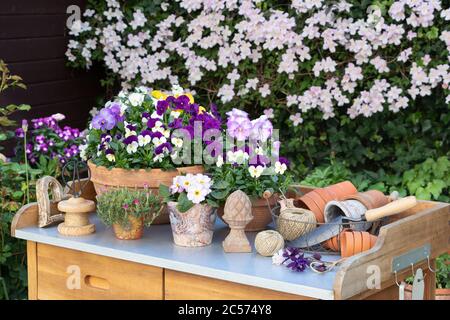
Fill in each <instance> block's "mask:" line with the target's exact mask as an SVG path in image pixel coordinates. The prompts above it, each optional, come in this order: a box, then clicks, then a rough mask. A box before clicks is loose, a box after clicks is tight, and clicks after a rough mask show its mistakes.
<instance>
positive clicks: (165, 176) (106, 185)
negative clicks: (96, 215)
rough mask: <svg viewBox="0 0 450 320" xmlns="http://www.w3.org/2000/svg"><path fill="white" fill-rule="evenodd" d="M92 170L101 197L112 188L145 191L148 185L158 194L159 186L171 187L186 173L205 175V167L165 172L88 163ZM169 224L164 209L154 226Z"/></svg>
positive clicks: (92, 176) (181, 168)
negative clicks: (178, 176)
mask: <svg viewBox="0 0 450 320" xmlns="http://www.w3.org/2000/svg"><path fill="white" fill-rule="evenodd" d="M88 166H89V169H90V170H91V181H92V183H93V184H94V188H95V192H96V193H97V194H98V195H100V194H102V193H104V192H105V191H107V190H108V189H110V188H117V187H129V188H138V189H144V186H145V185H147V186H148V188H149V189H151V190H152V191H153V192H154V193H158V190H159V185H160V184H164V185H166V186H170V185H171V184H172V180H173V178H174V177H176V176H177V175H180V174H186V173H192V174H196V173H203V172H204V168H203V166H200V165H199V166H190V167H180V168H177V169H176V170H170V171H163V170H161V169H150V170H145V169H122V168H113V169H108V168H106V167H102V166H97V165H95V164H94V163H92V162H91V161H88ZM167 223H169V213H168V211H167V209H164V210H163V211H162V212H161V214H160V215H159V216H158V217H157V218H156V219H155V220H154V221H153V224H167Z"/></svg>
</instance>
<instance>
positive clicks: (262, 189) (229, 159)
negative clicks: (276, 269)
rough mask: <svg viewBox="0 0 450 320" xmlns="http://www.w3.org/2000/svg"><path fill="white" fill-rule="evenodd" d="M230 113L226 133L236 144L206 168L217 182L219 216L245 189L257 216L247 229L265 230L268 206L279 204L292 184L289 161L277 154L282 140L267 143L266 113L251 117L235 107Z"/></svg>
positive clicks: (269, 125) (269, 133) (215, 194)
mask: <svg viewBox="0 0 450 320" xmlns="http://www.w3.org/2000/svg"><path fill="white" fill-rule="evenodd" d="M227 116H228V119H227V129H226V132H227V135H228V136H229V137H231V138H233V139H235V141H237V144H236V146H234V147H232V148H231V150H228V151H227V152H226V154H224V155H223V156H220V155H219V156H218V157H217V162H216V163H215V165H212V166H209V167H208V169H207V170H208V172H209V173H210V174H211V177H212V179H213V180H214V181H217V183H216V185H215V189H216V190H214V191H213V192H212V194H211V197H212V198H213V199H215V201H216V202H218V203H219V204H220V208H219V210H218V215H219V217H222V216H223V204H224V202H225V200H226V198H227V197H228V195H229V194H231V193H232V192H234V191H236V190H242V191H243V192H245V193H246V194H247V195H248V196H249V197H250V199H251V201H252V210H253V217H254V218H253V220H252V221H251V222H250V223H249V224H248V225H247V226H246V228H245V230H246V231H259V230H263V229H264V228H265V227H266V226H267V225H268V224H269V223H270V222H271V221H272V216H271V212H270V208H269V206H270V207H273V206H274V205H275V204H276V201H277V196H278V194H279V192H280V191H281V192H285V191H286V189H287V187H288V185H289V183H290V176H289V175H288V173H287V172H286V171H287V170H288V166H289V162H288V160H287V159H285V158H283V157H279V156H278V149H279V144H280V143H279V141H274V143H273V145H272V146H270V145H267V143H266V142H267V141H268V140H269V139H270V138H271V136H272V133H273V126H272V123H271V122H270V120H269V119H268V118H267V117H266V116H265V115H263V116H261V117H259V118H258V119H256V120H250V119H249V116H248V114H247V113H246V112H244V111H242V110H238V109H233V110H232V111H230V112H228V113H227ZM273 159H276V160H275V162H274V163H273V162H272V160H273Z"/></svg>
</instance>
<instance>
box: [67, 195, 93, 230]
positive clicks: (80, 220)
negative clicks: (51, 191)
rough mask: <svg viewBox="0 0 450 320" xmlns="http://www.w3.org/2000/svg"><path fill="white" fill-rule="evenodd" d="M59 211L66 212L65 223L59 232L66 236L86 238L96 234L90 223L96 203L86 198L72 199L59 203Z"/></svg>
mask: <svg viewBox="0 0 450 320" xmlns="http://www.w3.org/2000/svg"><path fill="white" fill-rule="evenodd" d="M58 210H59V211H62V212H65V213H66V215H65V221H64V222H63V223H61V224H59V225H58V232H59V233H60V234H62V235H65V236H84V235H87V234H91V233H93V232H95V225H94V224H91V223H90V222H89V213H90V212H93V211H95V202H94V201H92V200H86V199H84V198H81V197H80V198H74V197H72V198H70V199H68V200H64V201H61V202H60V203H58Z"/></svg>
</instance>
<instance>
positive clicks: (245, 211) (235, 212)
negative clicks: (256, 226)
mask: <svg viewBox="0 0 450 320" xmlns="http://www.w3.org/2000/svg"><path fill="white" fill-rule="evenodd" d="M223 219H224V220H225V221H226V222H227V223H228V225H229V227H230V233H229V234H228V236H227V237H226V238H225V240H224V241H223V242H222V246H223V250H224V251H225V252H252V247H251V246H250V242H249V241H248V239H247V236H246V235H245V231H244V229H245V226H246V225H247V224H248V223H249V222H250V221H252V219H253V214H252V203H251V201H250V199H249V197H248V196H247V195H246V194H245V193H244V192H242V191H241V190H236V191H235V192H233V193H232V194H230V195H229V196H228V198H227V201H226V202H225V208H224V215H223Z"/></svg>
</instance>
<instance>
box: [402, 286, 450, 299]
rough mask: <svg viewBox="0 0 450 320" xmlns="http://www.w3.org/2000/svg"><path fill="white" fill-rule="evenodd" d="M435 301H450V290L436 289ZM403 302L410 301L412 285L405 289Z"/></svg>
mask: <svg viewBox="0 0 450 320" xmlns="http://www.w3.org/2000/svg"><path fill="white" fill-rule="evenodd" d="M434 299H435V300H450V289H438V288H436V291H435V298H434ZM405 300H412V285H410V284H407V285H406V287H405Z"/></svg>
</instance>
